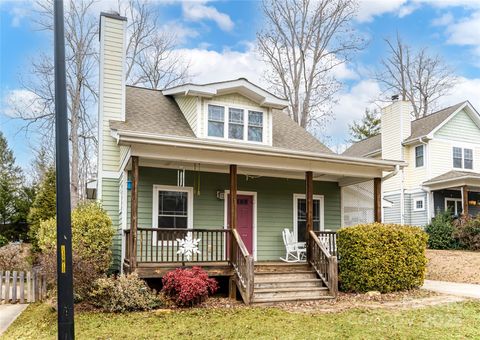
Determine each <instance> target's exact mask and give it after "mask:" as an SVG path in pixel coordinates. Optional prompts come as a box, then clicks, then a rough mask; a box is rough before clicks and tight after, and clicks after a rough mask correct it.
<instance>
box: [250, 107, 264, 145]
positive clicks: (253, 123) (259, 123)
mask: <svg viewBox="0 0 480 340" xmlns="http://www.w3.org/2000/svg"><path fill="white" fill-rule="evenodd" d="M248 140H249V141H252V142H262V141H263V112H258V111H248Z"/></svg>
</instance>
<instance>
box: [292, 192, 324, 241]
mask: <svg viewBox="0 0 480 340" xmlns="http://www.w3.org/2000/svg"><path fill="white" fill-rule="evenodd" d="M296 206H297V221H296V222H297V240H298V242H305V231H306V228H307V200H306V199H305V198H297V203H296ZM320 209H321V208H320V199H318V198H316V199H314V200H313V230H315V231H319V230H320Z"/></svg>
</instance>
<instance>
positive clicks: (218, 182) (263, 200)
mask: <svg viewBox="0 0 480 340" xmlns="http://www.w3.org/2000/svg"><path fill="white" fill-rule="evenodd" d="M139 177H140V178H139V191H138V211H139V216H138V225H139V227H151V226H152V199H153V185H155V184H157V185H170V186H176V184H177V170H175V169H157V168H147V167H142V168H140V174H139ZM185 186H186V187H194V200H193V226H194V228H223V227H224V204H225V202H224V201H223V200H219V199H217V195H216V193H217V191H222V192H223V191H224V190H226V189H227V190H228V189H229V176H228V174H219V173H208V172H200V173H197V172H192V171H187V172H186V174H185ZM238 190H239V191H254V192H257V257H258V260H259V261H262V260H277V259H278V258H279V257H280V256H283V255H284V253H285V247H284V245H283V241H282V230H283V229H284V228H290V229H292V228H293V194H295V193H298V194H302V193H304V192H305V182H304V181H303V180H294V179H282V178H272V177H259V178H252V177H248V178H247V177H246V176H244V175H239V176H238ZM129 194H130V193H129ZM314 194H315V195H323V196H324V202H325V212H324V218H325V228H326V229H338V228H339V227H340V223H341V216H340V215H341V209H340V188H339V187H338V184H337V183H335V182H314ZM117 195H118V188H117ZM129 196H130V195H129ZM129 201H130V199H129ZM116 202H117V206H116V207H117V211H118V200H117V201H116ZM117 218H118V212H117Z"/></svg>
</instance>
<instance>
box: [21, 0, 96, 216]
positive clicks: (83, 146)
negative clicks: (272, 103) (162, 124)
mask: <svg viewBox="0 0 480 340" xmlns="http://www.w3.org/2000/svg"><path fill="white" fill-rule="evenodd" d="M93 3H94V0H88V1H74V0H70V1H69V2H68V4H67V5H66V6H65V7H66V11H65V54H66V77H67V100H68V118H69V139H70V150H71V174H70V178H71V181H70V188H71V197H72V206H73V207H75V206H76V205H77V203H78V201H79V200H80V199H83V198H84V197H85V185H84V184H85V183H86V181H87V179H88V177H89V176H90V170H89V169H91V164H90V159H91V155H92V154H91V152H92V150H95V148H96V143H97V141H96V137H95V136H96V133H95V129H96V128H95V126H96V124H95V116H96V115H94V114H92V112H94V110H93V109H94V106H95V103H96V96H97V92H96V83H95V81H94V79H95V78H96V77H95V76H96V70H97V65H98V64H97V50H98V48H97V37H98V36H97V34H98V23H97V20H96V19H95V17H94V16H92V15H91V13H90V8H91V6H92V5H93ZM37 7H38V13H37V16H36V17H37V18H38V19H37V21H36V24H37V25H38V27H39V29H40V30H49V31H52V30H53V1H52V0H46V1H39V2H38V3H37ZM53 65H54V63H53V56H52V55H47V54H41V56H40V57H39V58H38V59H36V60H35V61H34V62H33V63H32V70H31V72H30V73H31V75H32V76H31V77H29V78H28V79H27V80H25V79H23V80H22V84H23V88H24V90H26V91H27V93H29V94H30V96H29V98H30V99H31V102H30V103H29V105H25V104H21V105H16V106H14V109H15V111H16V115H17V117H19V118H21V119H24V120H25V121H26V122H27V123H26V128H27V129H28V128H29V127H35V128H36V130H37V132H39V133H40V135H41V138H42V143H45V144H46V145H49V146H50V147H51V150H53V142H52V141H53V136H54V133H53V132H54V129H53V127H54V112H55V111H54V98H55V95H54V66H53ZM32 108H35V110H32Z"/></svg>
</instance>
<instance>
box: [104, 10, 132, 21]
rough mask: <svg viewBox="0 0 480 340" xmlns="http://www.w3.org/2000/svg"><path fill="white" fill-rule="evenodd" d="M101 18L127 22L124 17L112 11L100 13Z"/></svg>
mask: <svg viewBox="0 0 480 340" xmlns="http://www.w3.org/2000/svg"><path fill="white" fill-rule="evenodd" d="M100 16H101V17H107V18H112V19H117V20H122V21H127V18H126V17H123V16H121V15H120V14H119V13H118V12H115V11H112V12H101V13H100Z"/></svg>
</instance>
